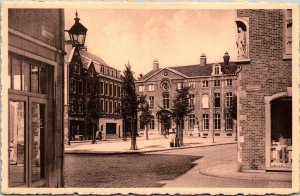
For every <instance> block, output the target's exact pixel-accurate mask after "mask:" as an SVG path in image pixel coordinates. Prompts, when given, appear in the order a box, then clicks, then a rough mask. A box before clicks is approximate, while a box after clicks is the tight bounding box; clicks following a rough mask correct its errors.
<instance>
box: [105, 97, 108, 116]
mask: <svg viewBox="0 0 300 196" xmlns="http://www.w3.org/2000/svg"><path fill="white" fill-rule="evenodd" d="M105 113H106V114H108V100H105Z"/></svg>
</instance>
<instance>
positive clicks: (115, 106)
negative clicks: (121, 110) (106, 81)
mask: <svg viewBox="0 0 300 196" xmlns="http://www.w3.org/2000/svg"><path fill="white" fill-rule="evenodd" d="M117 112H118V108H117V102H116V101H114V114H116V113H117Z"/></svg>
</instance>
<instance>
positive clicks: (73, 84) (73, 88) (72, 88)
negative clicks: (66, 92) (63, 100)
mask: <svg viewBox="0 0 300 196" xmlns="http://www.w3.org/2000/svg"><path fill="white" fill-rule="evenodd" d="M70 92H71V93H76V80H75V79H74V78H71V79H70Z"/></svg>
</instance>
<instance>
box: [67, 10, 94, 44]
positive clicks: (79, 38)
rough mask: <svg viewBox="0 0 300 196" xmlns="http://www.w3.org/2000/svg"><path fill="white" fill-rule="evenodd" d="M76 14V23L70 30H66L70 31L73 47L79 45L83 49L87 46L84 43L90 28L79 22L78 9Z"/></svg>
mask: <svg viewBox="0 0 300 196" xmlns="http://www.w3.org/2000/svg"><path fill="white" fill-rule="evenodd" d="M75 16H76V17H75V18H74V20H75V24H74V25H73V26H72V27H71V28H70V29H69V30H65V31H66V32H68V33H69V36H70V42H71V43H70V44H72V46H73V47H78V49H82V48H85V47H84V43H85V38H86V32H87V30H88V29H87V28H86V27H85V26H83V25H82V24H81V23H80V22H79V20H80V18H78V13H77V11H76V14H75Z"/></svg>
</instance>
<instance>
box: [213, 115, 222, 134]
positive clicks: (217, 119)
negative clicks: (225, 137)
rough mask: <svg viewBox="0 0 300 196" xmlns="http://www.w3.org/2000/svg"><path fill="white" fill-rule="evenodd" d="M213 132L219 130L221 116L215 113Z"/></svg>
mask: <svg viewBox="0 0 300 196" xmlns="http://www.w3.org/2000/svg"><path fill="white" fill-rule="evenodd" d="M213 121H214V130H221V114H220V113H215V114H214V119H213Z"/></svg>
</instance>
